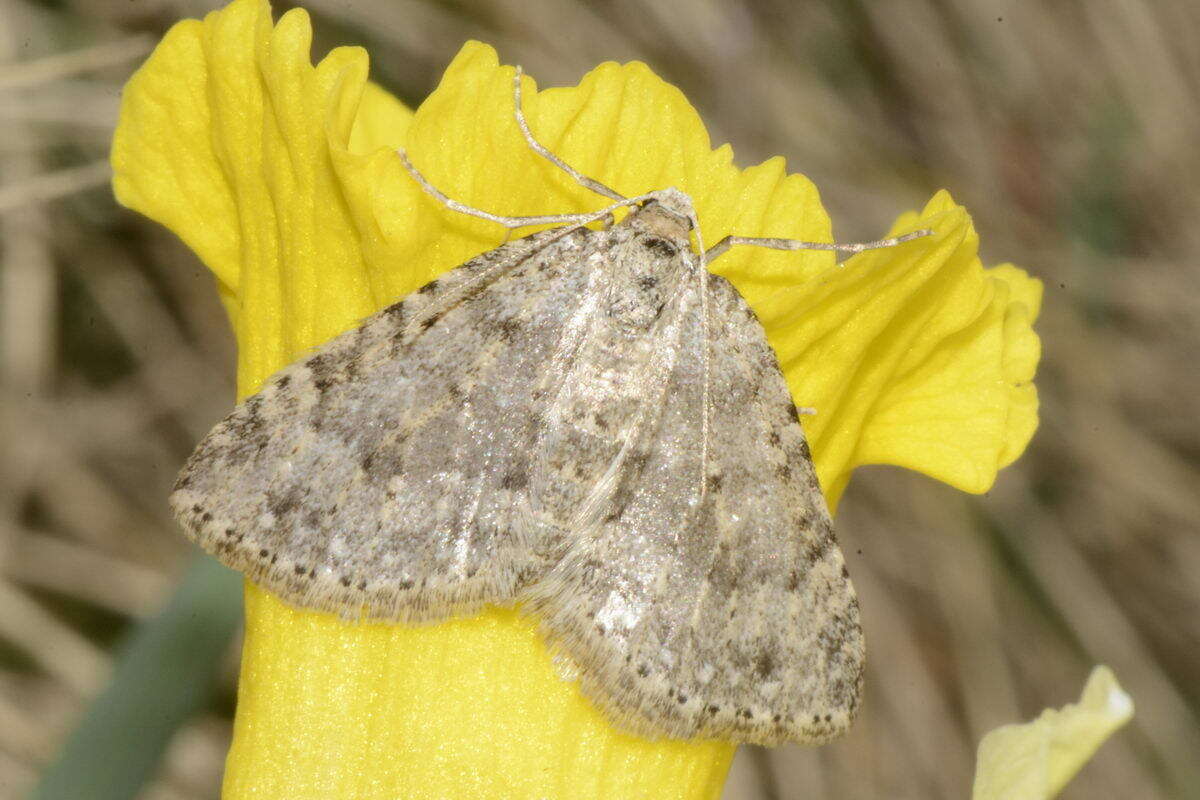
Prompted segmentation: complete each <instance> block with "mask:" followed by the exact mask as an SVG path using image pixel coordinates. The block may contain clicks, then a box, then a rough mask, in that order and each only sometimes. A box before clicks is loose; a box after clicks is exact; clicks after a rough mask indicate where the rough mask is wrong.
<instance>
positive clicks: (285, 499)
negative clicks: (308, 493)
mask: <svg viewBox="0 0 1200 800" xmlns="http://www.w3.org/2000/svg"><path fill="white" fill-rule="evenodd" d="M300 497H301V494H300V490H299V489H297V488H296V487H294V486H293V487H291V488H290V489H288V490H287V491H285V492H267V508H268V509H270V511H271V513H272V514H274V515H275V518H276V519H277V520H279V519H282V517H283V516H284V515H286V514H288V513H289V512H291V511H294V510H295V509H296V507H297V506H298V505H299V504H300Z"/></svg>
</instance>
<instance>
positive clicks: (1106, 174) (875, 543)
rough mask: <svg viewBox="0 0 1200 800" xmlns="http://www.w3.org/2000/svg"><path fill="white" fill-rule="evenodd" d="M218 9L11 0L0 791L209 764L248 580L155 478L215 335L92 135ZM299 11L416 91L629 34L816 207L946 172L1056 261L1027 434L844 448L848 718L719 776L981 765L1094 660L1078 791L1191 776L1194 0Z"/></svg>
mask: <svg viewBox="0 0 1200 800" xmlns="http://www.w3.org/2000/svg"><path fill="white" fill-rule="evenodd" d="M216 5H217V4H214V3H205V2H189V0H149V1H147V2H143V1H142V0H44V1H43V2H35V1H34V0H0V65H2V68H0V270H2V271H0V331H2V333H0V390H2V395H0V420H2V424H3V440H2V443H0V798H10V797H11V798H18V797H25V796H27V794H28V793H29V792H30V791H31V790H33V788H34V787H35V786H37V785H38V784H39V781H42V782H43V783H42V784H41V785H42V789H41V793H40V794H39V795H38V796H41V797H56V796H66V795H63V794H58V795H56V794H55V792H61V791H66V790H65V789H55V788H54V787H63V786H69V785H70V783H69V777H70V773H71V772H72V771H73V770H78V769H82V768H81V767H79V766H78V765H80V764H86V763H87V760H88V758H89V757H94V755H93V753H94V752H95V751H94V744H95V743H96V742H97V741H102V740H105V739H108V740H111V739H112V737H121V736H124V737H127V738H128V740H129V742H130V744H129V746H128V747H125V748H123V750H124V751H126V752H128V753H129V754H131V755H129V756H128V761H129V763H125V762H124V761H114V762H112V763H108V764H105V765H104V766H105V769H106V774H107V775H108V778H106V780H107V779H111V781H110V782H111V787H108V786H107V785H106V786H101V785H99V784H96V785H95V786H93V787H92V788H93V791H89V792H88V793H87V794H83V795H71V796H80V797H108V796H133V794H134V793H135V792H137V793H138V796H139V797H143V798H155V800H159V799H160V798H161V799H162V800H167V799H168V798H169V799H171V800H201V799H202V798H215V797H216V796H217V794H218V789H219V783H220V775H221V769H222V760H223V757H224V752H225V749H226V747H227V741H228V737H229V732H230V728H231V720H232V714H233V708H234V697H235V679H236V670H237V655H238V654H237V640H238V631H237V625H238V620H239V618H240V590H239V582H238V579H237V577H236V576H233V575H232V574H231V573H228V572H226V571H224V570H223V568H218V567H216V566H214V565H213V563H212V562H197V561H196V560H195V554H194V553H193V552H192V551H190V550H189V548H188V546H187V545H186V544H185V542H184V539H183V537H182V535H181V534H180V533H179V531H178V530H177V528H176V526H175V524H174V522H173V521H172V520H171V519H170V517H169V515H168V512H167V507H166V502H165V500H166V496H167V493H168V489H169V486H170V484H171V482H172V480H173V477H174V474H175V471H176V470H177V468H178V466H179V465H180V463H181V462H182V460H183V458H184V457H185V456H186V455H187V453H188V452H189V451H190V449H191V447H192V445H193V444H194V442H195V441H196V440H197V439H198V438H199V437H200V436H201V435H202V434H203V433H204V432H205V431H206V430H207V429H208V427H209V426H210V425H211V424H212V423H213V422H215V421H216V420H217V419H218V418H220V417H221V416H223V415H224V413H225V412H226V411H227V410H228V408H229V407H230V404H231V402H232V398H233V383H232V376H233V363H234V362H233V349H232V337H231V335H230V332H229V330H228V328H227V326H226V324H225V320H224V316H223V313H222V311H221V309H220V308H219V306H218V303H217V299H216V294H215V292H214V289H213V285H212V282H211V280H210V279H209V277H208V275H207V274H206V272H205V270H204V269H203V267H202V266H201V265H200V263H199V262H198V261H197V260H196V258H195V257H194V256H193V255H192V254H191V253H190V252H189V251H188V250H187V249H186V248H185V247H184V246H183V245H182V244H180V243H179V242H178V241H177V240H176V239H175V238H174V237H173V236H172V235H171V234H169V233H168V232H167V231H166V230H164V229H163V228H161V227H159V226H158V225H156V224H153V223H150V222H148V221H147V220H144V219H142V218H139V217H138V216H136V215H135V214H133V213H130V212H127V211H125V210H123V209H121V208H119V207H118V206H117V205H116V204H115V203H114V201H113V199H112V196H111V192H110V190H109V188H108V184H107V181H108V177H109V173H108V167H107V163H106V159H107V149H108V143H109V139H110V136H111V133H112V129H113V125H114V123H115V121H116V116H117V109H118V103H119V94H120V90H121V86H122V84H123V83H124V81H125V80H126V78H127V77H128V76H129V74H130V73H131V72H132V71H133V70H134V69H135V68H136V67H137V66H138V65H139V64H140V63H141V61H142V60H143V59H144V58H145V56H146V55H147V54H148V53H149V50H150V49H151V48H152V47H153V45H154V42H155V41H156V40H157V39H158V37H160V36H161V34H162V33H163V32H164V31H165V30H166V29H167V28H168V27H169V26H170V25H171V24H172V23H173V22H175V21H176V20H178V19H180V18H182V17H186V16H199V15H202V14H203V13H204V12H205V11H207V10H209V9H211V8H213V7H215V6H216ZM304 5H305V7H306V8H307V9H308V10H309V11H310V12H311V13H312V16H313V23H314V28H315V30H316V44H315V46H314V56H315V58H319V57H320V56H322V55H324V53H325V52H326V51H327V50H328V49H329V48H330V47H332V46H336V45H341V44H362V45H365V46H366V47H367V48H368V49H369V51H370V53H371V62H372V77H373V78H374V79H375V80H377V81H378V82H380V83H382V84H383V85H384V86H386V87H388V88H390V89H391V90H393V91H394V92H395V93H396V94H397V95H398V96H399V97H400V98H401V99H402V100H404V101H405V102H406V103H407V104H409V105H410V106H415V105H417V104H419V103H420V101H421V100H422V98H423V97H424V96H425V95H426V94H427V93H428V92H429V91H430V90H431V89H432V88H433V87H434V86H435V85H436V83H437V81H438V79H439V76H440V74H441V71H442V69H443V68H444V67H445V65H446V64H447V63H448V62H449V60H450V58H451V57H452V56H453V55H454V54H455V52H456V51H457V50H458V48H459V47H460V45H461V44H462V43H463V41H464V40H465V39H468V38H478V39H482V40H485V41H488V42H490V43H492V44H494V45H495V46H496V47H497V48H498V49H499V51H500V55H501V58H502V60H504V61H505V62H507V63H521V64H523V65H524V66H525V68H526V69H527V70H528V71H529V72H530V73H531V74H533V75H534V76H535V77H536V78H537V80H538V82H539V84H540V85H542V86H549V85H563V84H573V83H575V82H576V81H577V80H578V79H579V78H580V77H581V76H582V75H583V74H584V73H585V72H586V71H587V70H588V69H590V68H591V67H592V66H594V65H595V64H597V63H599V62H600V61H603V60H609V59H612V60H629V59H641V60H644V61H646V62H648V63H649V64H650V65H652V66H653V67H654V69H655V70H656V71H657V72H658V73H659V74H660V75H662V76H663V77H664V78H665V79H667V80H668V81H671V82H673V83H675V84H676V85H678V86H679V87H680V88H681V89H683V91H684V92H685V93H686V94H687V96H688V97H689V99H690V100H691V101H692V102H693V103H694V104H695V105H696V106H697V108H698V109H699V111H700V114H701V116H702V117H703V118H704V120H705V121H706V123H707V124H708V127H709V130H710V132H711V134H712V137H713V141H714V144H715V143H720V142H725V141H729V142H732V143H733V146H734V150H735V153H736V158H737V161H738V163H739V164H741V165H743V166H744V165H749V164H751V163H756V162H758V161H760V160H762V159H764V158H767V157H770V156H772V155H776V154H781V155H784V156H786V157H787V159H788V163H789V166H790V168H791V169H792V170H793V171H799V172H803V173H805V174H807V175H808V176H809V177H811V178H812V179H813V180H814V181H815V182H816V184H817V185H818V186H819V187H820V189H821V191H822V194H823V196H824V199H825V202H826V205H827V207H828V209H829V211H830V213H831V215H832V217H833V220H834V230H835V234H836V235H837V237H838V238H839V239H840V240H843V241H849V240H855V239H862V238H872V237H875V236H876V235H878V234H880V233H881V232H882V231H883V230H884V229H885V228H886V227H887V225H888V224H889V223H890V222H891V220H892V219H893V218H894V217H895V216H896V215H897V214H898V213H899V212H900V211H902V210H904V209H908V208H917V207H919V206H921V205H922V204H923V203H924V202H925V200H926V199H927V198H928V197H929V196H930V195H931V194H932V193H933V192H934V190H936V189H937V188H939V187H946V188H949V189H950V190H951V191H952V193H953V194H954V196H955V198H956V199H957V200H959V201H960V202H962V203H963V204H965V205H966V206H967V207H968V208H969V209H970V211H971V212H972V214H973V215H974V219H975V224H976V226H977V227H978V229H979V231H980V234H981V237H982V256H983V260H984V262H985V263H986V264H994V263H998V262H1002V261H1013V262H1015V263H1017V264H1019V265H1021V266H1023V267H1025V268H1026V269H1028V270H1029V271H1030V272H1032V273H1033V274H1034V275H1036V276H1038V277H1040V278H1041V279H1042V280H1043V281H1044V282H1045V288H1046V297H1045V304H1044V308H1043V311H1042V317H1041V319H1040V321H1039V322H1038V325H1037V329H1038V332H1039V333H1040V334H1041V336H1042V341H1043V347H1044V351H1045V355H1044V359H1043V362H1042V365H1041V369H1040V372H1039V375H1038V378H1037V384H1038V387H1039V389H1040V392H1041V399H1042V412H1041V419H1042V422H1041V429H1040V430H1039V431H1038V433H1037V435H1036V437H1035V438H1034V440H1033V443H1032V444H1031V446H1030V447H1029V450H1028V451H1027V452H1026V454H1025V455H1024V456H1023V457H1022V458H1021V459H1020V461H1018V462H1017V464H1016V465H1014V466H1013V467H1010V468H1009V469H1007V470H1005V471H1004V472H1003V473H1002V474H1001V476H1000V478H999V481H998V482H997V484H996V486H995V488H994V489H993V490H992V491H991V492H990V493H989V494H987V495H985V496H982V497H971V496H967V495H963V494H961V493H959V492H956V491H954V490H952V489H950V488H948V487H946V486H943V485H940V484H936V483H934V482H933V481H931V480H928V479H926V478H923V477H921V476H919V475H916V474H913V473H907V472H903V471H901V470H897V469H885V468H875V469H868V470H863V471H861V472H860V474H859V475H858V476H857V477H856V479H855V481H854V482H853V484H852V486H851V489H850V491H849V493H848V494H847V495H846V498H845V500H844V501H843V503H842V511H841V515H840V518H839V520H838V530H839V538H840V540H841V542H842V547H843V550H844V551H845V553H846V555H847V558H848V560H849V562H850V569H851V572H852V573H853V574H854V576H855V582H856V585H857V586H858V589H859V593H860V597H861V600H862V607H863V610H864V612H863V616H864V620H865V625H866V628H867V637H868V641H869V643H870V645H869V647H870V659H869V661H870V671H869V676H868V690H867V698H866V705H865V711H864V713H863V715H862V716H861V717H860V719H859V721H858V723H857V724H856V725H855V727H854V728H853V729H852V731H851V733H850V734H849V735H848V736H846V737H845V738H844V739H842V740H840V741H838V742H836V743H834V744H832V745H830V746H827V747H824V748H820V749H807V748H803V747H798V746H791V747H783V748H779V749H776V750H770V751H768V750H762V749H758V748H743V749H742V750H741V751H740V752H739V755H738V758H737V760H736V761H735V764H734V767H733V771H732V774H731V776H730V780H729V782H728V786H727V789H726V793H725V797H726V798H728V800H749V799H750V798H778V799H780V800H783V799H784V798H839V799H840V798H880V797H895V798H929V799H930V800H934V799H935V798H947V799H949V798H965V797H968V796H969V793H970V787H971V780H972V775H973V767H974V751H975V747H976V745H977V743H978V741H979V739H980V737H981V736H982V735H983V734H984V733H985V732H987V731H988V730H990V729H991V728H993V727H995V726H997V725H1001V724H1004V723H1008V722H1015V721H1018V720H1025V719H1029V718H1031V717H1033V716H1035V715H1036V714H1037V713H1039V712H1040V711H1041V709H1042V708H1043V707H1046V706H1059V705H1062V704H1063V703H1066V702H1071V701H1074V700H1076V699H1077V698H1078V693H1079V691H1080V689H1081V687H1082V685H1083V681H1084V679H1085V677H1086V676H1087V674H1088V671H1089V669H1090V668H1091V666H1092V665H1093V664H1095V663H1106V664H1109V665H1111V666H1112V667H1113V668H1114V670H1115V671H1116V674H1117V676H1118V678H1119V679H1120V680H1121V682H1122V683H1123V685H1124V687H1125V688H1126V689H1127V691H1128V692H1129V693H1130V694H1131V695H1132V696H1133V698H1134V700H1135V703H1136V707H1137V715H1136V717H1135V718H1134V721H1133V723H1132V724H1131V725H1130V726H1129V727H1127V728H1126V729H1124V730H1123V731H1121V732H1120V733H1118V734H1117V735H1116V736H1115V737H1114V739H1113V740H1111V741H1110V742H1109V743H1108V744H1106V745H1105V746H1104V747H1103V748H1102V749H1101V750H1100V752H1099V753H1098V755H1097V757H1096V758H1095V759H1094V761H1093V762H1092V763H1091V764H1089V765H1088V766H1087V767H1086V768H1085V769H1084V770H1083V772H1082V773H1081V774H1080V775H1079V776H1078V777H1077V778H1076V779H1075V781H1074V782H1073V783H1072V784H1070V786H1069V787H1068V788H1067V790H1066V792H1065V793H1064V795H1063V796H1065V797H1068V798H1094V797H1121V798H1132V797H1136V798H1184V797H1200V722H1198V716H1200V602H1198V600H1200V536H1198V535H1197V533H1198V532H1197V519H1200V475H1198V471H1200V469H1198V468H1200V433H1198V431H1200V426H1198V425H1197V410H1198V408H1200V404H1198V402H1197V398H1198V397H1200V368H1198V367H1197V353H1198V352H1200V268H1198V267H1200V261H1198V258H1200V223H1198V220H1200V192H1198V191H1197V189H1196V186H1197V182H1198V181H1200V146H1197V145H1200V141H1198V136H1197V134H1198V132H1200V102H1198V100H1197V98H1198V96H1200V95H1198V93H1197V90H1198V89H1200V47H1197V43H1198V42H1200V4H1196V3H1189V2H1186V1H1184V0H1179V1H1178V2H1150V1H1149V0H1142V1H1139V0H1123V1H1122V2H1115V1H1101V2H1088V1H1087V0H1063V1H1062V2H1056V3H1049V2H1040V3H1038V2H1028V0H1025V1H1024V2H1020V1H1018V0H957V1H956V2H950V1H949V0H896V1H895V2H867V1H866V0H821V1H819V2H818V1H817V0H810V2H805V3H795V2H789V1H788V0H751V1H748V2H740V3H725V2H719V0H686V1H683V0H681V1H680V2H635V1H634V0H565V1H564V0H497V1H496V2H483V1H482V0H446V1H445V2H439V1H438V0H309V2H307V3H305V4H304ZM275 7H276V12H277V13H282V12H283V11H284V10H286V9H287V8H290V7H291V6H290V5H289V4H285V3H276V4H275ZM131 642H133V643H136V644H134V645H131ZM118 664H121V665H123V666H122V667H121V669H119V670H118V671H117V673H116V675H117V677H118V680H117V682H116V683H115V684H114V683H113V682H112V678H113V675H114V673H113V669H114V666H115V665H118ZM81 726H82V727H81ZM64 748H65V749H64ZM95 766H96V765H95V764H92V765H90V767H91V768H93V769H94V768H95ZM64 775H66V777H65V778H64ZM143 776H148V777H145V778H143ZM139 786H140V787H141V788H140V789H138V788H137V787H139Z"/></svg>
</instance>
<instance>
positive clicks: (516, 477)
mask: <svg viewBox="0 0 1200 800" xmlns="http://www.w3.org/2000/svg"><path fill="white" fill-rule="evenodd" d="M527 485H529V476H528V475H527V474H525V471H524V470H519V469H514V470H511V471H509V472H508V473H506V474H505V476H504V477H503V478H501V479H500V486H501V488H504V489H508V490H509V491H515V490H517V489H524V488H525V487H526V486H527Z"/></svg>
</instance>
